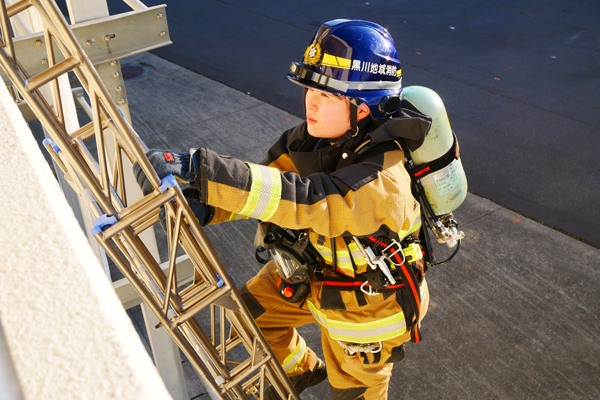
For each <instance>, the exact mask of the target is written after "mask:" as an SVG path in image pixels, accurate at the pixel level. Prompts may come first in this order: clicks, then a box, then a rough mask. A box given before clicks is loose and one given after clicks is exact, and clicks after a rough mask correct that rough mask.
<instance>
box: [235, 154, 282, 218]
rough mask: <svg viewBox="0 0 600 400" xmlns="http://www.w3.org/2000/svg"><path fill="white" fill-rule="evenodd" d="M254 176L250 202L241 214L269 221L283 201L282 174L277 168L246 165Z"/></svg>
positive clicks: (249, 196)
mask: <svg viewBox="0 0 600 400" xmlns="http://www.w3.org/2000/svg"><path fill="white" fill-rule="evenodd" d="M246 164H247V165H248V167H250V172H251V174H252V185H251V186H250V193H249V195H248V201H246V204H245V205H244V208H243V209H242V211H240V214H242V215H245V216H248V217H251V218H256V219H260V220H262V221H265V220H268V219H269V218H271V217H272V216H273V214H274V213H275V211H276V210H277V207H279V201H280V200H281V173H280V172H279V170H278V169H276V168H269V167H265V166H264V165H258V164H253V163H246Z"/></svg>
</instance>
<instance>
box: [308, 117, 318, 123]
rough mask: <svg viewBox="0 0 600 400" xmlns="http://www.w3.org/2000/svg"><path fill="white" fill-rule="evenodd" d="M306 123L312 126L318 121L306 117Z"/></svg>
mask: <svg viewBox="0 0 600 400" xmlns="http://www.w3.org/2000/svg"><path fill="white" fill-rule="evenodd" d="M306 122H308V123H309V124H312V123H315V122H317V120H316V119H312V118H308V117H306Z"/></svg>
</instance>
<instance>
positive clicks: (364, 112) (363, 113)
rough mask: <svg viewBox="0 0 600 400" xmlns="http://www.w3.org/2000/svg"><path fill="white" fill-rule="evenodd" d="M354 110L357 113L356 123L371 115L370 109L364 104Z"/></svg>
mask: <svg viewBox="0 0 600 400" xmlns="http://www.w3.org/2000/svg"><path fill="white" fill-rule="evenodd" d="M356 108H357V111H358V112H357V113H356V120H357V121H360V120H362V119H363V118H365V117H367V116H368V115H369V114H371V109H370V108H369V106H367V105H366V104H365V103H361V104H360V106H358V107H356Z"/></svg>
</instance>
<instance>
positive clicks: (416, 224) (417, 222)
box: [398, 210, 421, 239]
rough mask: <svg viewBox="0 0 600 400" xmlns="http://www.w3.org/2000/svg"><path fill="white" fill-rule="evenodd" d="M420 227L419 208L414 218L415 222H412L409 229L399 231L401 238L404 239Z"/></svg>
mask: <svg viewBox="0 0 600 400" xmlns="http://www.w3.org/2000/svg"><path fill="white" fill-rule="evenodd" d="M420 227H421V211H420V210H419V212H418V214H417V216H416V217H415V219H414V220H413V223H412V225H411V227H410V228H409V229H408V230H407V231H400V232H398V237H399V238H400V239H404V238H405V237H407V236H408V235H410V234H411V233H414V232H416V231H417V230H418V229H419V228H420Z"/></svg>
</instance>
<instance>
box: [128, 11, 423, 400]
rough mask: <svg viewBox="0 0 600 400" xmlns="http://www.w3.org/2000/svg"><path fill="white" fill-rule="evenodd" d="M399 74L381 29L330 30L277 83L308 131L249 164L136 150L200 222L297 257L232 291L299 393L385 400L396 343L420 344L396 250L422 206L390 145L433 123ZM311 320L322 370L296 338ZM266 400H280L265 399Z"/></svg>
mask: <svg viewBox="0 0 600 400" xmlns="http://www.w3.org/2000/svg"><path fill="white" fill-rule="evenodd" d="M401 71H402V70H401V66H400V62H399V61H398V56H397V52H396V48H395V44H394V41H393V39H392V37H391V36H390V34H389V33H388V32H387V31H386V30H385V29H384V28H382V27H381V26H379V25H377V24H374V23H371V22H367V21H362V20H334V21H330V22H327V23H325V24H323V25H322V26H321V27H320V29H319V30H318V32H317V33H316V35H315V37H314V39H313V40H312V42H311V43H310V45H309V46H308V48H307V49H306V52H305V54H304V59H303V60H302V62H294V63H292V65H291V67H290V72H289V74H288V78H289V79H290V80H291V81H292V82H293V83H296V84H298V85H300V86H302V88H303V95H304V102H305V111H306V121H305V122H303V123H301V124H300V125H298V126H297V127H295V128H293V129H290V130H288V131H286V132H284V133H283V134H282V135H281V137H280V138H279V140H278V141H277V142H276V143H275V144H274V145H273V146H272V147H271V148H270V149H269V151H268V153H267V156H266V158H265V159H264V160H263V161H262V162H261V163H259V164H253V163H249V162H244V161H241V160H238V159H235V158H229V157H223V156H220V155H218V154H216V153H215V152H213V151H211V150H209V149H206V148H199V149H193V150H192V151H191V153H190V154H188V153H174V152H169V151H163V150H151V151H149V152H148V157H149V159H150V161H151V162H152V164H153V165H154V167H155V169H156V170H157V173H158V174H159V175H160V176H161V177H162V176H164V175H167V174H169V173H172V174H174V175H175V176H176V177H177V178H178V179H179V180H182V181H185V182H190V186H191V188H189V189H186V192H185V194H186V197H187V198H188V201H189V202H190V205H191V207H192V209H193V210H194V212H195V214H196V216H197V217H198V219H199V221H200V222H201V223H202V224H204V225H206V224H209V223H210V224H215V223H221V222H224V221H232V220H236V219H246V218H255V219H258V220H259V221H261V223H260V224H259V231H258V234H257V239H258V241H257V242H258V243H259V244H260V247H259V250H263V247H264V248H269V245H268V244H267V242H269V241H268V240H267V238H269V237H270V238H275V239H278V240H275V239H274V240H272V241H270V243H275V244H273V245H272V246H271V247H272V249H273V251H272V252H271V254H273V255H274V256H275V257H276V258H278V257H279V256H278V254H279V255H281V254H282V253H281V252H280V253H277V250H278V248H279V249H280V250H281V249H283V250H282V251H283V253H286V248H287V250H290V249H291V248H292V247H293V248H294V249H295V250H294V251H291V250H290V251H287V253H286V254H288V255H289V254H292V259H294V258H295V259H296V260H295V261H294V260H292V261H291V264H292V265H296V266H298V265H299V264H303V266H302V267H301V268H300V269H299V270H298V271H300V272H298V271H296V272H295V273H294V272H293V271H292V275H291V276H290V275H289V274H288V275H286V274H285V273H284V272H285V271H283V268H282V266H283V265H284V264H285V261H283V262H281V259H279V258H278V259H279V261H280V263H279V264H277V263H275V262H274V261H269V262H268V263H267V264H266V265H265V266H264V268H263V269H262V270H261V271H260V272H259V273H258V275H257V276H256V277H254V278H253V279H251V280H250V281H248V282H247V283H246V284H245V285H244V286H243V287H242V288H241V293H242V297H243V298H244V301H245V303H246V305H247V306H248V309H249V310H250V312H251V313H252V315H253V316H254V318H255V319H256V322H257V324H258V326H259V327H260V329H261V331H262V333H263V335H264V336H265V338H266V340H267V342H268V343H269V345H270V346H271V348H272V350H273V352H274V354H275V356H276V357H277V359H278V361H279V362H280V363H281V365H282V366H283V369H284V370H285V372H286V373H287V374H288V376H289V378H290V380H291V382H292V384H293V385H294V387H295V388H296V390H297V391H298V392H299V393H300V392H301V391H303V390H304V389H306V388H307V387H310V386H313V385H316V384H318V383H320V382H321V381H323V380H324V379H325V378H326V377H328V378H329V383H330V386H331V392H332V395H333V398H334V399H338V400H341V399H344V400H353V399H386V398H387V391H388V383H389V379H390V377H391V371H392V366H393V363H394V362H398V361H401V360H402V359H404V356H405V353H404V343H405V342H407V341H411V340H412V341H414V342H418V341H419V340H420V332H419V323H420V321H421V319H422V318H423V317H424V315H425V313H426V311H427V304H428V298H429V293H428V290H427V284H426V282H425V280H424V274H425V268H423V264H422V263H421V262H420V261H418V259H419V258H420V257H416V258H414V259H411V258H410V257H409V256H408V255H406V256H405V255H403V252H402V249H401V248H400V243H407V239H410V240H408V242H411V241H412V242H413V243H418V240H417V239H416V238H417V237H418V235H419V230H420V224H421V219H420V208H419V203H418V202H417V201H416V200H415V199H414V198H413V196H412V194H411V179H410V176H409V174H408V173H407V171H406V169H405V167H404V162H405V156H404V152H403V150H402V147H401V146H400V145H399V143H401V144H402V146H405V149H406V148H410V149H411V150H414V149H416V148H418V146H420V144H421V143H422V142H423V139H424V137H425V135H426V133H427V131H428V129H429V126H430V122H431V120H430V119H429V118H428V117H427V116H425V115H422V114H420V113H419V112H418V111H417V110H416V109H415V108H414V107H411V105H410V103H407V102H401V93H402V84H401V82H402V78H401ZM135 170H136V174H137V178H138V182H139V183H140V186H142V187H143V188H144V190H145V191H148V190H149V188H148V187H147V186H148V183H147V181H146V180H145V176H143V173H141V170H140V169H139V167H137V168H136V169H135ZM283 228H285V230H284V229H283ZM290 232H291V233H290ZM268 235H271V236H268ZM284 241H287V242H288V246H287V247H286V246H283V245H281V244H280V243H282V242H284ZM277 243H279V244H277ZM294 246H295V247H294ZM413 248H414V246H413ZM417 248H418V246H417ZM418 253H420V249H419V251H418ZM262 254H266V253H262ZM418 255H419V256H420V254H418ZM381 256H383V257H381ZM257 257H258V253H257ZM298 259H299V260H298ZM394 260H395V261H394ZM409 261H414V262H410V263H409ZM303 268H304V269H303ZM386 268H387V269H388V271H387V273H389V275H386V274H385V273H383V271H384V269H386ZM292 269H293V268H292ZM288 272H289V271H288ZM389 277H392V279H393V281H391V280H390V278H389ZM315 321H316V322H318V323H319V326H320V329H321V336H322V347H323V353H324V358H325V362H323V361H322V360H320V359H318V357H317V356H316V355H315V353H314V352H313V351H312V350H311V349H310V348H308V347H307V346H306V343H305V341H304V339H303V338H302V337H301V336H300V335H299V334H298V332H297V330H296V328H297V327H299V326H302V325H304V324H308V323H314V322H315ZM325 365H326V366H325ZM267 394H268V397H267V398H270V399H278V398H279V396H278V395H277V394H276V393H275V392H274V391H273V388H269V390H268V392H267ZM393 397H394V398H395V397H396V396H393Z"/></svg>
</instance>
